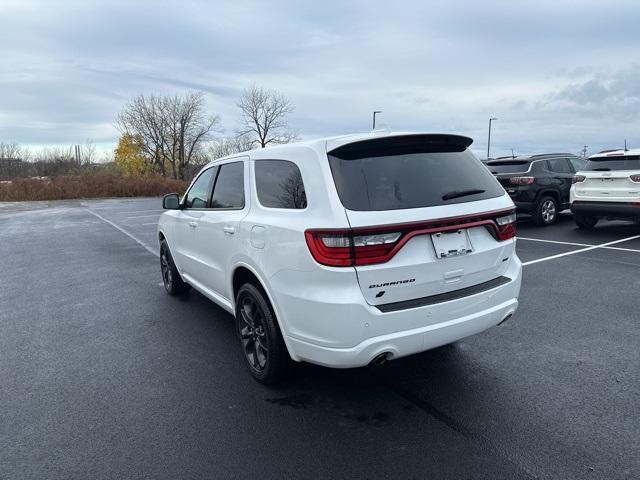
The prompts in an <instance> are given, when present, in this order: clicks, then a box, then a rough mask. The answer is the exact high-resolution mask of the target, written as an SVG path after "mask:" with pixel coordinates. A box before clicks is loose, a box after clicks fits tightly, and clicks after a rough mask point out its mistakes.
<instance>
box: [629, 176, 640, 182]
mask: <svg viewBox="0 0 640 480" xmlns="http://www.w3.org/2000/svg"><path fill="white" fill-rule="evenodd" d="M629 178H630V179H631V181H632V182H640V175H629Z"/></svg>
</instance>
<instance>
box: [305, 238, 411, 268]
mask: <svg viewBox="0 0 640 480" xmlns="http://www.w3.org/2000/svg"><path fill="white" fill-rule="evenodd" d="M305 236H306V239H307V245H309V250H310V251H311V254H312V255H313V258H315V259H316V261H317V262H318V263H321V264H323V265H328V266H332V267H348V266H360V265H371V264H373V263H383V262H386V261H387V260H388V259H389V254H390V253H391V251H392V250H393V248H394V247H395V246H396V244H397V243H398V240H400V237H401V236H402V233H401V232H382V233H366V232H364V233H360V232H354V231H353V230H349V229H346V230H331V231H327V230H308V231H307V232H306V234H305Z"/></svg>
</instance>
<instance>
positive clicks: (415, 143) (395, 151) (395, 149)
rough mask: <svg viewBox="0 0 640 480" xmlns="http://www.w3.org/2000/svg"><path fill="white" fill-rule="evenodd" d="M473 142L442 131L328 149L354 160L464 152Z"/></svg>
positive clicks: (386, 138) (372, 140) (393, 136)
mask: <svg viewBox="0 0 640 480" xmlns="http://www.w3.org/2000/svg"><path fill="white" fill-rule="evenodd" d="M472 143H473V140H472V139H471V138H469V137H465V136H463V135H449V134H440V133H429V134H425V133H418V134H408V135H390V136H385V137H380V138H368V139H365V140H359V141H356V142H353V143H347V144H346V145H341V146H339V147H337V148H334V149H333V150H330V151H328V152H327V154H329V155H331V156H334V157H338V158H341V159H343V160H354V159H357V158H367V157H380V156H389V155H408V154H411V153H437V152H462V151H464V150H466V149H467V148H468V147H469V146H470V145H471V144H472Z"/></svg>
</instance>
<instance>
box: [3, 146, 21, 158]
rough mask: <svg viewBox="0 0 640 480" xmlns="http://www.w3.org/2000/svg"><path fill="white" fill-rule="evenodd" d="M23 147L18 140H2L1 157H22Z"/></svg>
mask: <svg viewBox="0 0 640 480" xmlns="http://www.w3.org/2000/svg"><path fill="white" fill-rule="evenodd" d="M22 150H23V149H22V147H21V146H20V145H18V144H17V143H16V142H11V143H9V142H6V143H5V142H0V158H7V159H8V158H12V159H15V160H21V159H22V153H23V152H22Z"/></svg>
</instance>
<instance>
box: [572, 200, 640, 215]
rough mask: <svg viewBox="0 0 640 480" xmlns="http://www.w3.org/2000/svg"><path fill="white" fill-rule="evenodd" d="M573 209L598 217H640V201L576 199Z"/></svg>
mask: <svg viewBox="0 0 640 480" xmlns="http://www.w3.org/2000/svg"><path fill="white" fill-rule="evenodd" d="M571 211H572V212H573V213H578V214H583V215H593V216H596V217H612V218H640V203H638V202H592V201H584V200H576V201H574V202H573V203H572V204H571Z"/></svg>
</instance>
